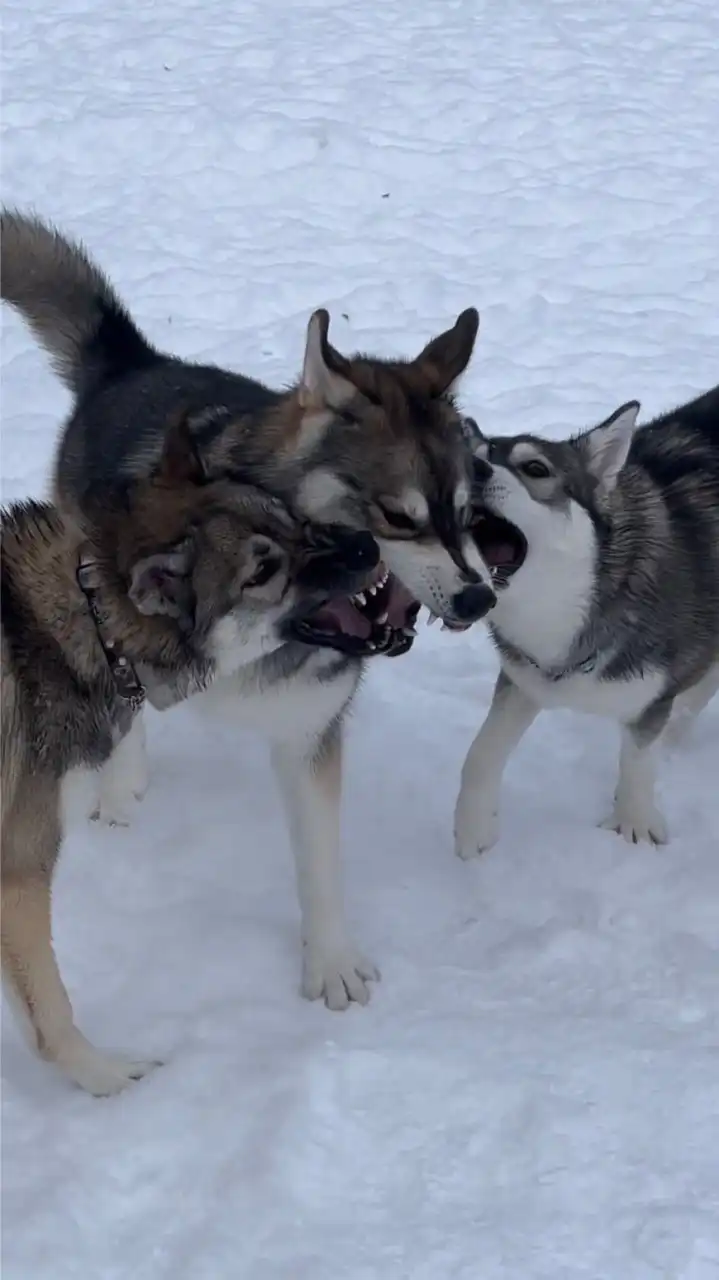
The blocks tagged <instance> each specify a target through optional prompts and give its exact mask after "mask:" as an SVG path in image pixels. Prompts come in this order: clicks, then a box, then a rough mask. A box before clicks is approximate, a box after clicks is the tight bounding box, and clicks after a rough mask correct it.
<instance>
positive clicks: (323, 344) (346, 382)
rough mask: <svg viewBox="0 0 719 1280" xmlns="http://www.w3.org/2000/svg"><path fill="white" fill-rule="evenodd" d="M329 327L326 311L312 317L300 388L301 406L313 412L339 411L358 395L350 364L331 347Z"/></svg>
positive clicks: (316, 313) (315, 313)
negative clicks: (349, 375) (350, 373)
mask: <svg viewBox="0 0 719 1280" xmlns="http://www.w3.org/2000/svg"><path fill="white" fill-rule="evenodd" d="M329 327H330V317H329V313H328V312H327V311H324V310H321V311H315V312H314V313H313V314H312V315H311V316H310V322H309V324H308V326H307V342H306V345H305V359H304V364H303V366H302V378H301V380H300V386H299V400H300V405H301V406H302V408H303V409H306V410H308V411H310V412H312V411H313V410H314V411H315V412H318V411H320V412H321V411H322V410H323V409H333V408H339V407H340V406H341V405H343V404H346V403H347V401H348V400H351V399H352V397H353V396H354V395H356V394H357V391H356V388H355V387H354V386H353V384H352V382H351V381H350V379H349V378H348V377H347V372H348V370H349V362H348V361H347V360H345V358H344V356H341V355H340V353H339V351H335V349H334V347H333V346H331V345H330V342H329V339H328V336H327V335H328V333H329Z"/></svg>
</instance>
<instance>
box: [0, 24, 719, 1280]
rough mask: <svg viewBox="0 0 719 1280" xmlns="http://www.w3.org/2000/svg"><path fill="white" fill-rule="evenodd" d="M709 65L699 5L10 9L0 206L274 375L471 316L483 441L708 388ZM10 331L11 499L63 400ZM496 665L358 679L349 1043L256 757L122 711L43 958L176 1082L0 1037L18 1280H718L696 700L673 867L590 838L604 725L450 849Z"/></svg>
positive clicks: (41, 464) (176, 718)
mask: <svg viewBox="0 0 719 1280" xmlns="http://www.w3.org/2000/svg"><path fill="white" fill-rule="evenodd" d="M718 47H719V12H717V9H716V5H714V4H713V3H711V0H653V2H652V3H651V4H647V3H646V2H645V0H604V3H603V4H601V5H590V4H588V3H586V0H584V2H583V0H544V3H542V4H537V3H536V2H535V0H507V2H506V3H504V4H499V3H494V4H484V5H481V4H478V3H477V2H476V0H443V2H442V3H440V2H439V0H437V2H435V3H432V2H431V0H415V3H413V4H407V3H404V2H403V0H337V3H335V4H333V5H330V4H328V3H322V2H321V0H314V2H313V0H302V2H301V0H236V3H234V4H227V3H226V2H225V0H172V2H171V3H170V2H169V0H155V3H153V4H152V5H145V6H143V5H141V4H132V5H130V4H124V3H119V4H115V5H97V4H93V3H91V2H90V0H6V4H5V11H4V59H5V72H4V84H3V122H4V130H5V133H4V149H3V157H2V158H3V196H4V198H5V199H6V200H8V201H11V202H16V203H18V204H20V205H21V206H27V205H28V204H33V205H35V207H36V208H37V209H38V211H40V212H42V213H44V214H46V215H48V216H51V217H53V218H54V219H55V220H57V221H58V222H59V223H60V225H62V226H63V227H65V228H67V229H68V230H70V231H72V232H74V233H77V234H79V235H81V236H83V237H84V238H85V239H86V240H87V242H88V244H89V245H90V247H91V248H92V250H93V252H94V253H95V254H96V255H97V256H98V257H99V259H100V260H101V262H102V263H103V265H104V266H105V267H106V268H107V269H108V271H109V272H110V274H111V276H112V278H113V279H114V281H115V282H116V284H117V286H118V287H119V289H120V290H121V292H122V294H123V295H124V297H125V298H126V300H127V301H128V303H129V304H130V305H131V307H132V309H133V311H134V314H135V315H136V316H137V318H138V319H139V320H140V321H141V322H142V324H143V325H144V326H145V328H146V330H147V331H148V332H149V334H150V335H151V337H152V338H153V339H154V340H155V341H157V342H158V343H162V344H166V345H167V346H171V347H172V348H173V349H174V350H175V351H177V352H180V353H183V354H186V355H191V356H197V357H209V358H212V359H214V360H217V361H221V362H226V363H227V364H229V365H232V366H234V367H237V368H239V369H242V370H244V371H247V372H250V373H253V374H256V375H259V376H260V377H263V378H265V379H266V380H268V381H269V382H273V383H276V384H278V383H280V382H282V381H283V380H286V379H287V378H288V377H289V376H290V375H292V374H293V373H294V372H295V371H296V370H297V368H298V363H299V359H300V354H301V345H302V339H303V331H304V326H305V323H306V320H307V316H308V313H309V311H310V310H311V309H312V308H314V307H316V306H319V305H327V306H328V307H329V308H330V310H331V312H332V315H333V318H334V329H333V335H334V338H335V341H336V342H337V344H338V345H339V346H341V347H346V348H352V347H354V346H362V345H365V346H367V347H374V348H376V349H377V350H383V351H396V352H404V353H409V352H414V350H415V349H416V348H417V347H418V345H419V344H420V343H421V342H422V341H424V340H425V339H426V338H427V337H429V335H430V334H432V333H433V332H434V331H435V330H436V329H437V328H438V327H439V326H442V325H444V324H446V323H447V322H448V321H451V320H452V319H453V318H454V316H455V315H456V313H457V312H458V311H459V310H461V309H462V308H463V307H465V306H467V305H469V304H476V305H477V306H478V307H479V308H480V310H481V312H482V333H481V340H480V344H479V347H478V351H477V357H476V361H475V364H474V367H473V369H472V371H471V373H470V375H469V377H468V379H467V382H466V396H465V400H466V404H467V406H468V408H471V409H472V410H473V411H474V412H475V413H476V414H477V416H478V417H479V418H480V421H482V422H483V423H484V424H486V425H487V427H488V428H489V429H491V430H494V431H507V432H509V431H512V430H515V429H525V428H529V429H531V428H535V429H544V430H547V431H548V432H552V433H559V432H561V431H562V430H564V429H566V428H568V427H575V426H580V425H583V424H586V423H588V422H590V421H591V420H593V419H596V418H597V417H598V416H599V415H600V414H603V413H605V412H607V411H610V410H612V409H613V408H614V407H615V406H616V405H617V404H619V403H620V402H621V401H622V400H626V399H628V398H630V397H635V396H637V397H639V398H641V399H642V402H643V412H644V415H645V416H649V415H650V414H652V413H654V412H657V411H659V410H661V409H663V408H666V407H668V406H670V405H672V404H674V403H677V402H680V401H681V400H683V399H684V398H687V397H689V396H691V395H692V394H694V393H695V392H698V391H701V390H702V389H705V388H707V387H709V386H710V385H713V384H714V383H715V382H716V377H717V365H716V352H717V340H718V339H719V312H718V311H717V298H718V296H719V294H718V290H719V265H718V261H717V239H716V236H717V209H718V208H719V179H718V176H717V175H718V174H719V168H718V167H717V163H716V147H717V135H718V133H719V76H718V74H717V65H718V64H717V48H718ZM3 331H4V332H3V344H4V345H3V353H4V362H3V422H2V426H3V441H2V443H3V481H4V492H5V496H6V497H10V496H16V495H21V494H26V493H28V492H33V493H37V492H39V491H41V490H42V488H43V486H44V484H45V482H46V476H47V470H48V464H49V459H50V456H51V450H52V446H53V441H54V439H55V435H56V432H57V427H58V423H59V421H60V418H61V415H62V413H63V411H64V409H65V407H66V403H67V401H66V397H65V393H64V392H63V391H62V390H61V388H60V387H59V385H58V383H57V382H56V381H54V380H53V378H52V377H51V375H50V374H49V373H48V372H47V370H46V367H45V365H44V363H43V361H42V359H41V357H40V356H39V354H38V353H37V351H36V350H35V348H34V347H33V345H32V343H31V342H30V340H29V339H28V337H27V335H26V333H25V332H24V331H23V330H22V328H21V326H20V324H19V323H17V322H16V321H15V319H14V317H10V318H8V317H4V319H3ZM494 672H495V661H494V658H493V656H492V654H491V652H490V649H489V646H488V643H487V640H486V638H485V636H484V635H483V633H482V631H481V629H479V628H478V629H476V631H475V633H474V634H473V635H471V636H470V637H469V639H467V638H460V637H449V636H447V635H443V634H441V633H439V632H437V631H434V630H433V631H426V630H425V631H424V633H423V634H422V635H421V638H420V642H419V643H418V644H417V645H416V647H415V650H414V652H413V653H412V654H411V655H410V656H409V657H408V658H406V659H404V660H400V661H394V662H389V661H385V660H378V661H377V663H376V665H375V667H374V668H373V670H372V673H371V678H370V680H369V681H368V684H367V687H366V689H365V691H364V694H363V696H362V698H361V701H360V703H359V705H358V708H357V713H356V717H355V722H354V726H353V731H352V738H351V749H350V759H349V778H348V788H347V803H346V822H345V855H346V867H347V881H348V896H349V899H350V905H351V914H352V916H353V918H354V921H355V924H356V928H357V932H358V934H359V937H360V939H361V941H362V943H363V945H364V946H365V947H366V948H367V949H368V950H369V951H370V953H371V954H372V955H373V956H374V958H375V959H376V960H377V961H378V963H379V964H380V966H381V968H382V970H383V974H384V981H383V982H382V984H381V985H380V986H379V987H378V989H377V990H376V992H375V994H374V998H373V1002H372V1004H371V1005H370V1006H369V1007H368V1008H367V1009H363V1010H361V1009H356V1008H354V1009H352V1010H351V1011H350V1012H349V1013H346V1014H344V1015H337V1014H330V1013H328V1012H327V1011H326V1010H325V1009H324V1008H323V1007H320V1006H317V1005H308V1004H306V1003H303V1002H302V1001H301V1000H300V998H299V996H298V994H297V981H298V946H297V910H296V903H295V897H294V889H293V882H292V872H291V865H290V858H289V852H288V848H287V840H286V836H285V831H284V827H283V823H282V820H281V818H280V816H279V812H278V808H277V802H276V799H275V794H274V790H273V787H272V783H271V779H270V776H269V771H268V765H267V759H266V752H265V748H264V747H263V746H262V744H259V745H258V744H257V743H256V742H255V741H253V740H250V739H247V740H245V739H235V738H232V737H230V736H227V735H225V736H224V737H223V736H220V735H219V734H217V735H213V734H211V733H208V730H207V727H206V725H205V724H204V722H202V721H200V719H199V717H197V719H196V718H195V715H194V714H193V712H192V711H191V709H189V708H183V709H182V710H181V711H179V712H177V713H173V714H172V715H171V716H168V717H167V718H166V719H164V720H162V719H161V718H159V717H156V718H155V719H154V720H153V721H152V724H151V751H152V763H153V785H152V789H151V792H150V794H149V795H148V797H147V799H146V801H145V804H144V806H143V808H142V810H140V811H139V813H138V815H137V819H136V822H135V825H134V827H133V828H132V829H131V830H130V831H105V832H101V831H97V830H95V829H94V828H92V829H91V828H90V827H89V825H88V824H87V823H85V822H84V820H83V819H82V818H78V821H77V822H76V824H75V825H74V826H73V828H72V830H71V832H70V835H69V838H68V841H67V848H66V857H65V860H64V862H63V865H62V870H61V873H60V876H59V880H58V885H57V925H56V934H57V948H58V952H59V955H60V959H61V964H62V968H63V971H64V974H65V976H66V979H67V982H68V985H69V987H70V989H71V991H72V993H73V997H74V1000H75V1004H76V1009H77V1014H78V1018H79V1020H80V1022H81V1025H82V1026H83V1028H84V1029H85V1031H86V1032H87V1033H88V1034H89V1035H91V1036H92V1037H93V1038H94V1039H95V1040H96V1041H97V1042H98V1043H100V1044H109V1045H114V1046H118V1047H122V1048H128V1049H131V1050H133V1051H139V1052H141V1053H142V1054H148V1055H159V1056H162V1057H165V1058H166V1059H167V1066H166V1067H165V1068H164V1069H163V1070H162V1071H159V1072H158V1073H156V1074H155V1075H154V1076H152V1077H151V1078H150V1079H148V1080H147V1081H146V1082H144V1083H143V1084H141V1085H139V1086H138V1087H137V1088H135V1089H134V1090H133V1091H131V1092H129V1093H128V1094H127V1095H125V1096H122V1097H120V1098H118V1099H115V1100H110V1101H106V1102H97V1101H94V1100H92V1099H90V1098H88V1097H85V1096H82V1095H80V1094H79V1093H78V1092H73V1090H72V1089H71V1088H70V1087H69V1086H68V1085H67V1084H66V1083H65V1082H64V1081H63V1080H62V1079H60V1078H57V1077H55V1076H53V1075H52V1074H51V1073H50V1071H49V1070H48V1069H47V1068H45V1067H43V1066H42V1065H41V1064H36V1063H34V1062H32V1061H31V1060H30V1059H29V1057H28V1054H27V1052H26V1050H25V1048H24V1047H23V1045H22V1044H21V1042H20V1040H19V1038H18V1036H17V1035H16V1033H15V1030H14V1027H13V1026H12V1024H10V1023H9V1022H8V1023H7V1024H6V1028H5V1037H4V1045H3V1106H4V1121H3V1148H4V1149H3V1157H4V1168H3V1177H4V1194H3V1206H2V1207H3V1210H4V1224H3V1225H4V1263H5V1270H4V1276H5V1277H6V1280H31V1277H32V1280H65V1278H66V1277H67V1278H69V1277H82V1280H96V1278H97V1280H125V1278H130V1277H131V1278H132V1280H160V1278H162V1280H170V1278H171V1280H385V1278H386V1280H401V1278H404V1277H406V1278H408V1280H409V1278H411V1280H449V1278H450V1277H451V1278H452V1280H500V1278H501V1280H575V1278H576V1280H716V1277H717V1276H719V1154H718V1153H719V1071H718V1067H719V956H718V947H719V929H718V927H717V926H718V921H719V859H718V858H717V842H718V841H717V826H718V824H719V798H718V796H717V786H716V777H717V757H718V755H719V707H718V706H716V705H715V706H714V707H713V708H710V710H709V712H708V713H707V715H706V717H705V719H704V720H703V722H701V723H700V725H699V726H698V727H697V730H696V733H695V735H694V737H693V738H692V740H691V741H690V742H689V743H688V744H687V745H686V747H685V748H684V749H683V751H682V753H681V754H680V755H679V756H678V757H676V758H675V759H671V758H669V757H667V758H666V760H665V761H664V764H663V769H662V792H663V800H664V805H665V808H666V810H667V812H668V816H669V818H670V820H671V825H672V828H673V831H674V840H673V843H672V844H670V846H669V847H668V848H667V849H663V850H660V851H655V850H645V849H633V848H627V847H626V846H625V845H623V844H622V843H620V842H619V841H618V839H617V838H615V837H613V836H611V835H609V834H607V833H604V832H599V831H597V830H595V829H594V823H595V821H596V820H597V819H598V818H599V817H600V816H601V815H602V812H603V810H604V808H605V804H606V801H607V799H608V796H609V793H610V791H611V788H612V786H613V781H614V777H613V771H614V764H615V755H614V752H615V744H614V742H613V735H612V734H611V732H610V731H609V730H607V729H605V728H604V727H603V726H602V725H598V724H597V723H596V722H592V721H581V720H575V719H573V718H571V717H564V716H561V715H559V716H554V717H547V718H545V719H542V720H541V721H540V722H539V724H538V725H537V726H536V727H535V729H534V731H533V732H532V733H531V735H530V736H529V738H528V739H527V742H526V744H525V745H524V747H523V749H522V750H521V752H520V753H519V754H518V755H517V757H516V759H515V760H514V762H513V764H512V766H511V768H510V771H509V778H508V784H507V789H506V805H505V825H504V836H503V839H502V841H501V844H500V845H499V846H498V847H497V848H496V849H495V850H494V851H493V852H492V853H491V855H489V856H488V857H487V858H486V859H485V860H484V861H483V862H481V863H480V864H479V865H476V866H466V865H462V864H460V863H459V862H458V861H457V860H456V859H455V858H454V857H453V855H452V850H451V840H450V826H451V814H452V807H453V802H454V797H455V791H456V787H457V783H458V771H459V767H460V763H461V760H462V757H463V753H464V751H465V750H466V747H467V745H468V743H469V741H470V739H471V737H472V734H473V732H474V730H475V728H476V726H477V724H478V722H479V719H480V717H481V716H482V714H483V712H484V710H485V708H486V705H487V700H488V697H489V692H490V688H491V685H492V681H493V676H494Z"/></svg>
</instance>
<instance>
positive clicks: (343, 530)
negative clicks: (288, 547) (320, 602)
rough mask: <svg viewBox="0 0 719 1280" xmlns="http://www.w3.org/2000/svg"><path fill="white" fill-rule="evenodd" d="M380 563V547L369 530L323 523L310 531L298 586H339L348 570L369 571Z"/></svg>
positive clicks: (356, 572) (320, 588)
mask: <svg viewBox="0 0 719 1280" xmlns="http://www.w3.org/2000/svg"><path fill="white" fill-rule="evenodd" d="M378 564H379V547H378V546H377V543H376V542H375V540H374V538H373V537H372V534H371V533H366V532H365V531H364V530H362V531H361V532H356V531H355V530H354V529H348V528H347V527H346V526H344V525H323V526H322V528H321V529H319V528H316V529H315V530H314V531H313V535H312V538H311V540H310V544H309V547H308V549H307V553H306V560H305V563H304V565H303V566H302V568H301V569H300V570H299V572H298V574H297V581H298V583H299V585H300V586H303V587H308V588H310V589H317V590H323V589H324V588H327V589H328V590H333V589H334V588H335V586H336V587H337V589H338V590H339V589H340V587H341V585H342V579H343V577H344V578H346V576H347V574H358V573H368V572H369V571H370V570H371V569H374V568H375V567H376V566H377V565H378Z"/></svg>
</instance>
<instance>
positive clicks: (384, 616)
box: [377, 613, 389, 622]
mask: <svg viewBox="0 0 719 1280" xmlns="http://www.w3.org/2000/svg"><path fill="white" fill-rule="evenodd" d="M388 620H389V615H388V614H386V613H381V614H380V615H379V618H378V619H377V621H378V622H387V621H388Z"/></svg>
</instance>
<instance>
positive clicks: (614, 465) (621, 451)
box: [578, 400, 641, 496]
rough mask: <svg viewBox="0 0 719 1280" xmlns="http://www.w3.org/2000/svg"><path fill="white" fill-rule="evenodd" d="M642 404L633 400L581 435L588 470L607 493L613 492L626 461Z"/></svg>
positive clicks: (605, 493) (604, 492) (579, 441)
mask: <svg viewBox="0 0 719 1280" xmlns="http://www.w3.org/2000/svg"><path fill="white" fill-rule="evenodd" d="M640 407H641V406H640V404H639V401H638V400H630V401H628V403H627V404H623V405H622V407H621V409H617V411H616V413H613V414H612V416H611V418H607V420H606V422H602V423H601V424H600V426H598V427H593V428H592V430H591V431H585V433H584V435H582V436H580V437H579V440H578V443H579V445H580V446H581V449H582V451H583V454H584V459H585V465H586V467H587V470H588V471H589V474H590V475H592V476H594V479H595V480H596V481H597V484H598V486H599V490H600V493H603V494H604V495H605V496H607V495H609V494H610V493H611V492H612V489H613V488H614V486H615V485H616V483H617V480H618V479H619V476H620V473H621V470H622V467H623V466H624V463H625V462H626V460H627V455H628V453H629V450H630V448H631V444H632V440H633V439H634V433H635V431H636V424H637V414H638V413H639V409H640Z"/></svg>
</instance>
